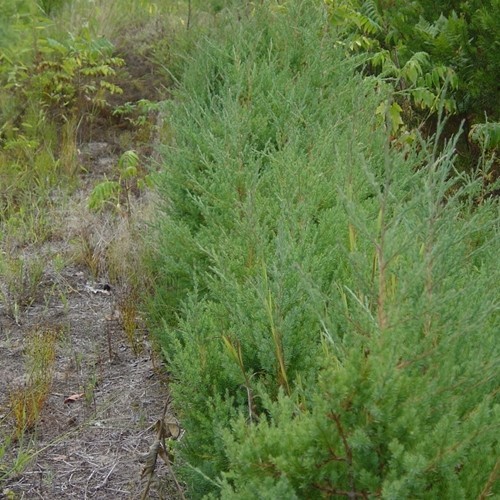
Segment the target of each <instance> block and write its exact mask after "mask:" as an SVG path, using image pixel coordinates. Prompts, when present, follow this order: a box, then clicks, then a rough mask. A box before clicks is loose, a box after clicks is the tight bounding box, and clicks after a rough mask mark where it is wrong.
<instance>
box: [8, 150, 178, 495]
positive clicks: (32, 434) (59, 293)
mask: <svg viewBox="0 0 500 500" xmlns="http://www.w3.org/2000/svg"><path fill="white" fill-rule="evenodd" d="M81 154H82V155H83V157H82V161H86V162H87V164H88V167H89V168H88V169H87V174H85V175H86V176H87V177H88V178H87V179H83V182H82V186H83V188H81V189H79V190H78V191H76V192H75V193H74V194H73V195H72V196H71V198H70V200H69V201H68V203H67V205H66V208H65V211H64V213H62V214H59V215H60V219H59V220H60V225H61V227H59V228H56V229H55V231H54V233H55V237H54V238H52V239H51V241H50V242H48V243H45V244H43V245H41V246H38V247H36V248H34V249H20V250H19V251H20V252H21V253H23V255H24V257H25V258H26V259H27V260H29V259H34V258H37V259H39V260H42V261H44V262H45V266H44V270H43V275H42V277H41V279H40V281H39V282H38V284H37V292H36V294H35V295H34V297H33V300H32V301H31V303H30V304H29V306H27V307H25V308H23V310H22V311H18V314H17V315H13V314H12V311H8V310H7V309H8V308H7V306H6V304H2V303H0V389H1V390H0V437H2V438H4V439H9V440H10V439H11V436H13V429H15V426H16V423H15V422H16V421H15V415H14V414H13V413H14V411H13V409H12V400H13V398H14V400H15V398H16V397H18V398H19V397H20V396H19V394H22V393H23V391H25V392H28V389H27V388H28V387H29V384H30V380H31V379H30V377H31V378H32V377H33V370H36V369H37V368H36V367H33V356H34V355H35V357H36V356H37V354H36V352H35V353H33V349H35V350H36V349H37V348H38V349H41V348H40V343H38V344H37V343H36V339H37V338H38V339H47V338H48V337H49V336H50V337H51V338H53V339H54V342H53V344H51V345H53V346H54V347H53V350H54V356H53V363H52V364H51V365H50V366H48V365H47V366H46V367H42V371H43V370H46V371H47V374H48V376H49V378H50V382H49V390H48V394H47V396H46V399H45V401H44V403H43V404H42V405H40V406H41V409H40V414H39V415H37V421H36V422H35V423H34V425H32V426H31V427H32V428H31V429H29V430H26V431H25V432H23V433H21V434H20V437H19V439H18V441H17V442H16V441H15V438H14V441H13V442H12V443H11V444H10V445H9V446H7V447H5V444H7V443H4V448H6V449H7V452H6V455H7V456H8V460H7V461H6V460H4V461H3V462H4V463H9V462H10V463H12V464H16V463H17V464H20V463H21V462H22V460H23V457H25V458H26V459H27V461H28V462H27V466H26V467H25V468H23V467H20V468H19V471H18V472H17V473H16V472H14V471H10V473H9V475H8V479H7V481H5V482H4V484H1V483H0V484H1V486H2V488H1V489H0V498H26V499H33V498H43V499H63V498H78V499H85V498H98V499H108V498H115V499H116V498H140V497H141V494H142V492H143V490H144V482H145V480H144V479H143V480H141V472H142V470H143V468H144V461H145V457H146V455H147V453H148V450H149V449H150V446H151V444H152V443H153V442H154V440H155V436H156V430H155V422H157V421H158V419H160V418H161V416H162V412H163V409H164V406H165V404H166V403H167V404H168V388H167V381H166V376H165V371H164V370H163V369H162V367H161V366H160V361H159V359H158V358H157V356H156V355H155V354H154V350H153V349H152V348H151V345H150V342H149V340H148V336H147V332H146V331H145V330H144V323H143V321H142V320H141V318H140V314H139V312H137V309H136V307H135V306H136V304H134V303H133V301H134V300H135V298H134V297H133V296H131V295H130V286H129V284H128V282H127V279H126V278H125V277H123V276H120V266H119V265H117V264H116V262H115V265H114V267H115V269H114V271H113V273H111V272H110V271H111V269H110V264H109V263H107V262H106V259H107V258H108V257H106V256H109V249H110V248H111V247H112V246H113V245H114V247H117V246H118V247H119V246H120V245H123V246H124V247H125V248H122V251H123V254H118V255H117V253H116V248H115V253H114V255H115V256H114V259H115V260H116V259H118V260H119V259H120V258H121V257H123V258H124V259H125V258H126V252H127V245H130V239H131V237H130V234H127V231H128V229H127V228H128V224H129V222H128V221H125V220H120V218H119V217H118V218H117V217H116V216H113V217H110V216H106V215H105V214H104V215H102V214H101V215H90V214H89V213H88V210H87V209H86V200H87V199H88V195H89V189H90V186H92V184H95V183H94V182H93V181H94V180H95V179H99V178H102V177H103V176H104V175H105V174H106V173H107V172H109V168H111V166H112V165H113V164H114V163H116V161H117V155H116V153H115V152H113V148H112V147H111V145H109V144H107V143H92V144H87V145H84V147H83V148H82V153H81ZM85 186H88V187H87V188H86V187H85ZM136 203H137V204H141V203H143V201H141V200H136ZM106 252H108V253H106ZM110 274H113V275H114V279H111V280H110V278H109V277H110ZM96 276H97V277H96ZM127 304H128V305H127ZM131 311H132V312H131ZM124 314H125V316H124ZM131 314H132V316H133V317H131ZM127 322H128V323H127ZM131 322H132V323H133V328H132V329H133V335H134V338H133V339H131V337H130V330H131V327H130V323H131ZM127 325H128V326H127ZM127 332H128V333H127ZM43 345H45V346H46V345H47V344H43ZM34 346H35V347H34ZM36 346H38V347H36ZM38 358H40V353H38ZM30 363H31V364H30ZM16 394H17V396H16ZM167 413H168V412H167ZM4 458H5V457H4ZM160 462H161V461H160V460H158V462H157V466H156V473H155V476H154V479H153V482H152V485H151V489H150V491H149V493H148V495H147V498H175V497H176V496H177V495H176V489H175V487H174V483H173V481H172V478H171V477H170V474H169V471H168V469H167V467H166V466H165V465H164V464H162V463H160ZM4 468H5V466H4ZM1 472H6V471H5V470H4V471H2V470H0V473H1Z"/></svg>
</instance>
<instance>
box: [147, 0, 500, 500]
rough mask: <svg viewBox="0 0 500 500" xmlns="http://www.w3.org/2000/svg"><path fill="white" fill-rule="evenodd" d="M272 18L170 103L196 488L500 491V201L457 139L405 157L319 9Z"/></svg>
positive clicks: (168, 152) (203, 56) (168, 241)
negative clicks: (464, 170) (469, 164)
mask: <svg viewBox="0 0 500 500" xmlns="http://www.w3.org/2000/svg"><path fill="white" fill-rule="evenodd" d="M271 4H272V5H271ZM273 5H274V3H273V2H269V3H266V4H265V5H264V6H263V7H261V8H257V7H255V9H254V10H252V11H251V12H250V11H248V10H246V11H245V12H240V13H238V14H239V15H230V14H227V15H226V17H224V18H223V21H222V22H221V23H220V24H219V27H218V28H219V29H218V31H217V32H216V33H215V34H209V35H207V37H204V38H203V39H201V40H199V42H198V47H197V49H196V50H195V51H194V53H193V54H192V57H191V58H190V59H189V60H188V61H187V62H186V65H185V71H184V74H183V77H182V81H181V85H180V88H179V89H178V90H177V95H176V99H175V100H174V101H173V102H171V103H169V104H168V110H167V116H168V119H169V122H170V126H171V130H172V134H173V138H172V142H171V144H170V145H168V146H167V147H166V148H165V150H164V152H163V156H164V168H163V171H162V173H161V174H160V177H159V180H158V188H159V193H160V196H161V199H162V200H163V203H162V207H161V210H160V216H159V218H158V220H157V226H156V231H155V241H154V244H155V248H156V254H155V256H154V258H153V261H152V263H151V265H152V266H153V268H154V271H155V273H156V276H157V289H156V295H155V299H154V301H153V303H152V304H151V311H152V317H154V318H155V320H156V325H157V327H156V332H157V336H158V339H159V342H160V345H161V348H162V351H163V353H164V356H165V358H166V360H167V362H168V364H169V368H170V370H171V372H172V374H173V377H174V380H173V383H172V392H173V395H174V401H175V404H176V408H177V410H178V412H179V417H180V421H181V422H182V425H183V427H184V429H185V434H184V437H183V439H181V440H180V441H179V443H178V446H179V448H178V450H177V463H178V464H180V466H181V468H182V469H183V473H184V479H185V480H186V481H187V483H188V493H189V494H190V495H191V496H192V497H193V498H201V497H202V496H203V495H208V496H209V497H211V498H215V497H222V498H242V499H243V498H270V499H271V498H272V499H276V498H287V499H292V498H342V497H349V498H373V497H382V498H388V499H400V498H449V499H452V498H453V499H459V498H478V497H481V498H485V497H486V496H489V495H491V494H494V493H496V494H498V487H497V486H496V485H495V475H496V474H497V469H498V463H497V457H498V452H499V450H498V422H499V411H500V406H499V404H498V396H497V391H498V382H499V380H498V370H497V368H498V360H499V351H498V341H497V340H496V335H497V333H498V331H499V327H500V317H499V297H498V283H499V282H500V276H499V271H498V265H497V256H498V250H499V243H498V242H499V240H498V236H499V235H498V231H499V227H498V221H499V217H498V215H499V214H498V203H497V202H495V200H493V199H487V200H482V201H481V203H478V202H477V200H478V195H479V194H480V192H479V191H480V189H481V184H480V183H479V182H477V181H476V180H475V179H474V178H465V177H463V176H459V175H458V174H457V173H456V172H455V171H454V169H453V162H454V155H453V148H454V144H453V142H452V143H450V144H448V146H447V147H446V148H445V149H444V151H442V152H441V153H437V148H435V147H433V144H432V143H425V142H423V141H422V143H421V144H420V145H419V147H415V148H413V149H407V150H404V151H401V150H394V149H391V147H390V142H389V139H388V135H389V133H390V131H389V130H388V129H389V128H390V126H389V127H388V126H387V125H384V124H383V123H380V121H379V118H378V116H377V113H376V112H375V111H376V109H377V108H378V107H379V105H380V103H381V102H383V101H385V100H386V99H388V98H389V97H390V92H391V89H390V87H389V86H388V85H387V84H386V83H384V82H383V81H382V80H381V79H379V78H375V77H369V78H365V77H363V76H362V75H360V74H359V73H358V72H357V71H356V68H357V67H358V65H359V59H357V57H359V56H355V57H354V56H353V57H352V58H347V59H346V58H345V54H344V50H343V48H342V47H341V46H339V44H336V43H335V42H336V40H335V38H334V37H335V35H334V33H333V30H332V28H331V23H330V20H329V19H328V17H327V15H326V11H325V10H324V8H323V7H322V6H318V2H304V1H303V2H301V1H288V2H285V3H283V4H281V5H277V4H276V5H274V7H273ZM220 16H221V17H222V16H223V14H220ZM482 168H486V166H482ZM495 488H497V489H495Z"/></svg>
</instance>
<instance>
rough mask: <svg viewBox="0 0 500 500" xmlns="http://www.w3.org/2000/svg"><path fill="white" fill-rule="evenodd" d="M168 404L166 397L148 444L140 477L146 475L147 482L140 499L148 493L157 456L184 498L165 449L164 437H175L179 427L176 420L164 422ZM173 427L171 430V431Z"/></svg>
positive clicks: (144, 499)
mask: <svg viewBox="0 0 500 500" xmlns="http://www.w3.org/2000/svg"><path fill="white" fill-rule="evenodd" d="M169 404H170V400H169V399H167V401H166V403H165V406H164V407H163V413H162V416H161V419H160V420H158V421H157V422H156V440H155V442H154V443H153V444H152V445H151V446H150V448H149V452H148V454H147V456H146V465H145V466H144V469H143V470H142V474H141V479H144V477H146V476H147V478H148V482H147V483H146V486H145V487H144V491H143V492H142V496H141V500H146V498H147V497H148V493H149V488H150V487H151V482H152V480H153V475H154V471H155V468H156V462H157V460H158V456H160V457H161V458H162V460H163V461H164V462H165V464H166V465H167V468H168V471H169V473H170V474H171V475H172V479H173V480H174V483H175V486H176V488H177V491H178V492H179V495H180V497H181V498H182V499H183V500H185V498H186V497H185V496H184V492H183V491H182V487H181V485H180V484H179V482H178V481H177V478H176V476H175V474H174V471H173V469H172V466H171V464H170V458H169V452H168V450H167V446H166V443H165V439H166V438H173V439H177V438H178V437H179V435H180V428H179V425H178V424H177V422H165V415H166V414H167V409H168V406H169ZM172 429H173V432H172Z"/></svg>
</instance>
